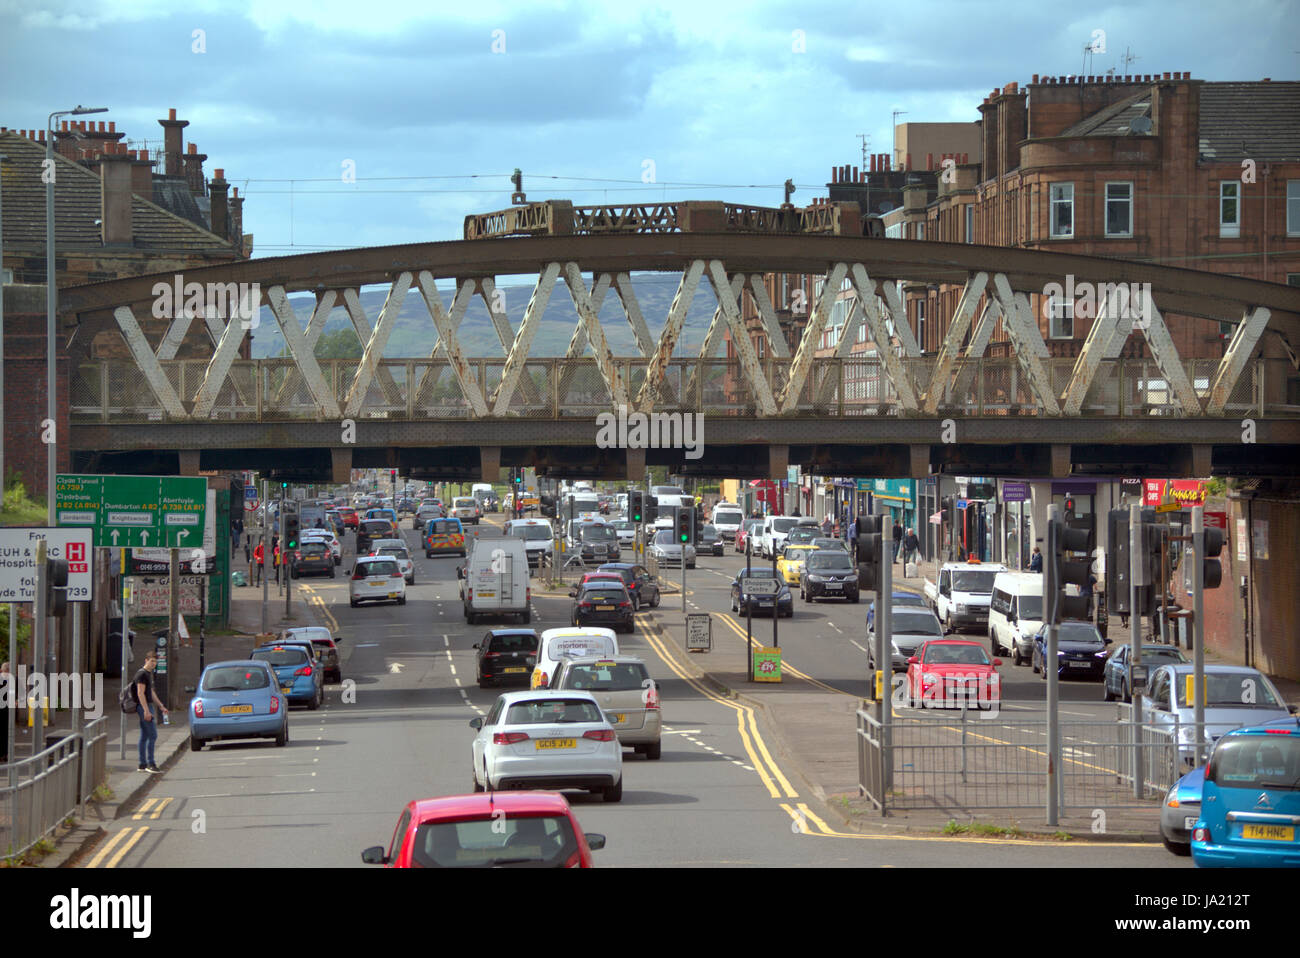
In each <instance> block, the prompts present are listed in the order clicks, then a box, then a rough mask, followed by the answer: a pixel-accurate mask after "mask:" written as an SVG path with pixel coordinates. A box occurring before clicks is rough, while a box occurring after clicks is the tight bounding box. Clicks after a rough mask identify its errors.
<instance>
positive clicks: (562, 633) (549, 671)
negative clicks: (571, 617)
mask: <svg viewBox="0 0 1300 958" xmlns="http://www.w3.org/2000/svg"><path fill="white" fill-rule="evenodd" d="M587 655H600V656H606V655H618V638H617V637H616V636H615V635H614V630H613V629H602V628H597V627H596V626H591V625H588V626H576V627H570V628H566V629H547V630H546V631H545V632H543V633H542V637H541V639H540V640H539V641H538V643H537V663H536V664H535V665H534V666H533V688H535V689H544V688H548V687H549V686H550V682H551V679H553V678H554V677H555V673H556V671H557V670H558V665H559V661H560V659H566V658H575V657H579V656H587Z"/></svg>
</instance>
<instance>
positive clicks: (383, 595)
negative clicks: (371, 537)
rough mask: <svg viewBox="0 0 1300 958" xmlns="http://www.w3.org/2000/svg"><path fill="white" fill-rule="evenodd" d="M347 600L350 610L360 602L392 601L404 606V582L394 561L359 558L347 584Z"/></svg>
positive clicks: (377, 558)
mask: <svg viewBox="0 0 1300 958" xmlns="http://www.w3.org/2000/svg"><path fill="white" fill-rule="evenodd" d="M348 599H349V600H350V602H351V603H352V608H354V609H355V608H356V607H357V606H358V605H360V604H361V603H362V602H387V601H393V602H396V603H397V604H398V605H406V580H405V578H404V577H403V576H402V570H401V568H400V567H399V566H398V564H397V560H396V559H389V558H386V557H381V556H361V557H359V558H358V559H357V564H356V567H355V568H354V569H353V570H352V578H351V580H349V582H348Z"/></svg>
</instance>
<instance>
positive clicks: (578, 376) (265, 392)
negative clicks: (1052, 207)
mask: <svg viewBox="0 0 1300 958" xmlns="http://www.w3.org/2000/svg"><path fill="white" fill-rule="evenodd" d="M899 362H900V363H902V365H903V366H904V367H905V368H906V369H907V371H908V373H909V375H910V377H911V381H912V382H913V383H914V384H915V386H916V388H917V390H918V391H921V392H924V391H925V390H927V389H928V388H929V379H930V376H931V374H932V372H933V365H934V364H933V361H932V360H931V359H928V358H926V359H901V360H899ZM1074 364H1075V361H1074V360H1072V359H1047V360H1043V362H1042V365H1043V367H1044V369H1045V371H1046V373H1047V375H1048V377H1049V378H1050V383H1051V386H1052V388H1053V389H1054V390H1056V391H1057V393H1058V395H1059V392H1060V391H1061V390H1064V389H1065V388H1066V386H1067V385H1068V384H1069V382H1070V378H1071V375H1072V372H1073V369H1074ZM466 365H467V368H468V369H469V370H470V371H471V372H472V373H473V388H476V389H477V390H478V392H479V394H480V395H479V397H478V400H479V401H478V405H480V406H481V407H486V408H487V409H488V410H489V418H490V417H491V412H492V409H493V400H494V394H495V392H496V391H497V389H498V387H499V386H500V385H501V382H502V378H503V373H505V371H506V365H507V363H506V360H505V359H504V358H502V357H494V358H491V359H470V360H467V361H466ZM613 365H614V369H615V372H616V374H617V376H618V381H619V382H620V383H621V384H622V385H623V387H624V390H625V394H626V395H627V396H628V397H629V405H630V406H631V407H632V408H635V409H639V410H641V411H643V412H651V411H658V412H683V413H703V414H705V415H707V416H711V417H713V416H740V417H745V418H753V417H755V416H758V415H761V414H762V412H761V410H762V405H761V403H760V402H759V399H758V397H757V396H756V395H755V390H754V389H753V388H752V387H751V385H750V382H749V380H748V378H747V377H746V376H745V374H744V371H743V370H742V368H741V364H740V362H739V361H738V360H734V359H731V360H729V359H721V358H720V359H694V358H692V359H670V360H668V361H667V362H666V363H665V364H664V367H663V377H662V380H661V381H660V383H659V386H658V389H657V390H656V391H653V392H654V394H653V395H651V394H650V391H647V392H645V393H643V387H644V386H645V384H646V380H647V376H648V374H649V370H650V364H649V363H648V362H647V361H646V360H645V359H641V358H636V359H615V360H614V361H613ZM760 365H761V370H762V375H763V379H764V381H765V382H766V384H767V388H768V390H769V391H770V393H771V394H772V395H780V394H781V393H782V391H783V390H784V389H785V388H786V384H787V383H788V381H789V380H790V377H791V370H792V367H793V365H794V360H792V359H788V358H773V357H769V358H766V359H763V360H761V361H760ZM159 366H160V368H161V369H162V372H163V374H164V375H165V376H166V378H167V381H168V382H169V383H170V385H171V387H172V388H173V389H174V390H175V392H176V394H177V396H179V397H180V399H181V402H182V405H183V406H184V409H185V413H186V415H185V416H184V417H179V418H182V419H202V420H205V421H279V420H293V419H312V420H318V419H322V418H328V416H326V415H325V412H324V409H323V407H322V404H321V402H320V399H319V398H318V397H317V396H315V395H313V392H312V390H311V389H310V388H309V387H308V383H307V381H306V379H305V378H304V376H303V374H302V371H301V369H300V368H299V366H298V364H297V361H296V360H294V359H291V358H290V359H279V358H277V359H260V360H236V361H234V362H233V363H232V364H231V367H230V371H229V373H228V375H227V376H226V378H225V380H224V382H223V383H222V384H221V386H220V389H219V390H218V391H217V394H216V399H215V402H213V403H212V404H211V406H210V410H209V411H208V413H207V414H206V415H205V416H196V415H195V414H194V412H193V410H194V407H195V402H196V400H197V398H198V393H199V390H200V388H201V387H202V385H203V384H204V381H205V377H206V375H207V372H208V366H209V364H208V361H206V360H169V361H164V362H160V363H159ZM1182 366H1183V368H1184V370H1185V372H1186V374H1187V378H1188V381H1189V382H1190V383H1191V384H1192V388H1193V389H1194V391H1195V393H1196V396H1197V398H1198V399H1200V400H1201V401H1202V403H1204V402H1205V400H1206V399H1207V397H1208V396H1209V393H1210V390H1211V384H1212V382H1213V377H1214V372H1215V369H1216V367H1217V361H1216V360H1189V361H1185V362H1183V363H1182ZM319 367H320V372H321V376H322V379H323V382H324V388H325V389H326V390H327V392H328V395H329V396H331V397H332V398H333V400H334V402H335V403H336V404H337V405H338V407H339V409H341V410H346V411H345V415H350V416H354V417H363V418H385V419H399V420H401V419H405V420H458V419H459V420H472V419H476V418H484V417H480V416H478V415H476V413H475V409H474V404H472V403H471V402H470V400H469V398H468V397H467V396H466V394H465V392H464V391H463V390H462V387H461V384H460V380H459V379H458V377H457V375H456V369H455V368H454V367H453V364H452V363H450V362H449V361H447V360H445V359H428V358H425V359H385V360H380V361H379V362H378V363H377V366H376V374H375V375H374V376H373V378H372V379H371V380H370V383H369V385H368V388H367V389H366V391H365V394H364V396H359V397H358V396H353V395H352V393H353V382H354V379H355V377H356V376H357V374H358V370H359V369H360V368H361V363H360V361H359V360H355V359H349V360H338V359H335V360H320V361H319ZM1288 368H1289V365H1288V363H1286V361H1284V360H1271V359H1255V360H1252V361H1251V362H1250V363H1248V364H1247V366H1246V368H1245V370H1244V371H1243V373H1242V375H1241V377H1240V378H1239V379H1238V380H1237V383H1236V385H1235V387H1234V389H1233V390H1232V392H1231V394H1230V396H1229V397H1228V401H1227V402H1226V404H1225V405H1224V408H1223V413H1222V416H1223V417H1226V418H1231V417H1234V416H1238V415H1257V416H1261V417H1262V416H1274V417H1300V406H1296V405H1286V404H1282V403H1276V402H1266V400H1265V397H1266V395H1268V394H1269V392H1270V391H1269V390H1266V385H1267V384H1269V383H1272V382H1274V381H1275V377H1283V379H1285V376H1286V374H1287V369H1288ZM955 371H956V375H955V376H953V377H952V378H951V379H950V380H949V383H948V385H947V386H946V388H945V389H944V392H943V394H942V396H940V397H939V398H938V401H937V404H936V405H935V414H936V415H938V416H968V417H969V416H977V417H1015V416H1043V415H1044V412H1043V408H1042V405H1041V403H1040V402H1039V401H1038V400H1037V399H1036V397H1035V396H1034V394H1033V392H1032V390H1031V389H1030V385H1029V383H1028V381H1027V380H1026V377H1025V376H1024V375H1023V372H1022V370H1021V368H1020V366H1019V365H1018V363H1017V361H1016V360H1015V359H1014V358H1003V357H997V358H980V359H972V360H967V359H960V360H957V361H956V363H955ZM1279 381H1280V380H1279ZM70 392H71V413H72V419H73V421H74V422H86V423H89V422H118V423H120V422H151V421H160V420H173V421H174V420H175V419H177V418H178V417H176V416H174V415H169V413H168V411H167V407H166V406H165V405H164V404H163V402H162V401H161V400H160V399H159V398H158V396H157V395H156V394H155V391H154V389H153V388H152V387H151V385H150V383H149V380H148V378H147V377H146V375H145V374H144V372H143V371H142V370H141V369H140V367H139V366H138V365H137V364H136V363H135V362H134V361H133V360H131V359H110V360H100V361H98V362H92V363H84V364H82V365H80V366H78V367H76V369H75V370H73V374H72V377H71V389H70ZM1274 394H1275V393H1274ZM613 403H614V401H613V399H612V397H611V395H610V390H609V389H608V387H607V386H606V384H605V380H604V378H603V376H602V373H601V370H600V367H599V365H598V363H597V362H596V360H594V359H530V360H527V361H526V362H525V364H524V366H523V370H522V374H521V375H520V377H519V381H518V386H517V388H516V390H515V392H514V395H513V396H512V397H510V399H509V401H508V403H507V404H506V406H505V407H504V408H505V415H506V416H514V417H540V418H548V419H556V420H558V419H564V418H569V417H578V418H592V417H594V416H596V415H597V414H599V413H602V412H608V411H610V409H611V408H612V406H613ZM787 408H788V412H787V413H786V415H792V416H795V417H800V416H804V417H833V418H840V417H857V416H916V415H918V413H917V411H916V410H915V409H914V408H913V409H911V410H909V409H908V408H907V406H906V405H905V404H904V402H903V401H902V400H901V399H900V395H899V393H898V391H897V390H896V389H895V387H894V385H893V382H892V381H891V379H890V378H889V376H888V375H887V373H886V369H885V363H884V362H882V361H880V360H878V359H859V358H852V357H850V358H847V359H818V360H817V361H816V363H815V364H814V366H813V367H812V369H811V371H810V373H809V375H808V376H807V378H806V379H805V380H804V382H803V385H802V387H801V389H800V391H799V394H798V396H797V397H796V398H795V400H794V402H793V403H791V404H789V406H788V407H787ZM1079 415H1080V416H1081V417H1085V418H1086V417H1099V418H1100V417H1121V418H1122V417H1140V416H1162V415H1163V416H1179V415H1183V411H1182V409H1181V407H1180V405H1179V400H1178V397H1176V396H1175V391H1174V390H1173V389H1171V388H1170V385H1169V383H1168V382H1167V381H1166V379H1165V377H1164V376H1163V375H1162V373H1161V372H1160V370H1159V368H1158V367H1157V365H1156V363H1155V362H1153V361H1149V360H1136V359H1116V360H1105V361H1103V362H1101V364H1100V366H1099V368H1098V369H1097V372H1096V375H1095V377H1094V378H1093V380H1092V383H1091V386H1090V388H1089V390H1088V394H1087V397H1086V399H1085V400H1084V403H1083V405H1082V407H1081V409H1080V413H1079Z"/></svg>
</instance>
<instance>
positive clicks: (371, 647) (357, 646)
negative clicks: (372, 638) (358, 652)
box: [352, 642, 379, 649]
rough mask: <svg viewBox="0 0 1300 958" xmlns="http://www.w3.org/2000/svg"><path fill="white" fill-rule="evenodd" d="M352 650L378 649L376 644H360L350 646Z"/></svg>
mask: <svg viewBox="0 0 1300 958" xmlns="http://www.w3.org/2000/svg"><path fill="white" fill-rule="evenodd" d="M352 647H353V648H354V649H374V648H378V647H379V643H378V642H362V643H361V644H360V645H354V646H352Z"/></svg>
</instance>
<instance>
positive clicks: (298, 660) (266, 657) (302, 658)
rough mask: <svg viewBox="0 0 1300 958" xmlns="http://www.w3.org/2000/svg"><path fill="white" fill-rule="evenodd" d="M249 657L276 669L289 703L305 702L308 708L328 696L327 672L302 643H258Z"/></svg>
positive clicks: (315, 707) (318, 706)
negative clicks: (326, 691) (326, 686)
mask: <svg viewBox="0 0 1300 958" xmlns="http://www.w3.org/2000/svg"><path fill="white" fill-rule="evenodd" d="M249 658H250V659H254V660H256V661H261V662H265V663H266V664H267V665H269V666H270V667H271V668H272V670H274V672H275V677H276V680H277V681H278V682H279V683H280V691H281V692H283V693H284V694H285V695H286V696H287V697H288V699H289V704H290V705H292V704H294V703H298V704H306V706H307V708H309V709H312V710H315V709H318V708H320V706H321V702H322V701H323V700H324V698H325V689H324V685H325V674H324V671H325V670H324V669H322V668H321V667H320V666H319V665H317V663H316V657H315V655H313V654H312V653H311V652H308V651H307V650H306V649H304V648H303V647H302V646H300V645H280V644H279V643H273V644H271V645H262V646H258V647H257V648H255V649H254V650H253V651H252V654H250V655H249Z"/></svg>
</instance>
